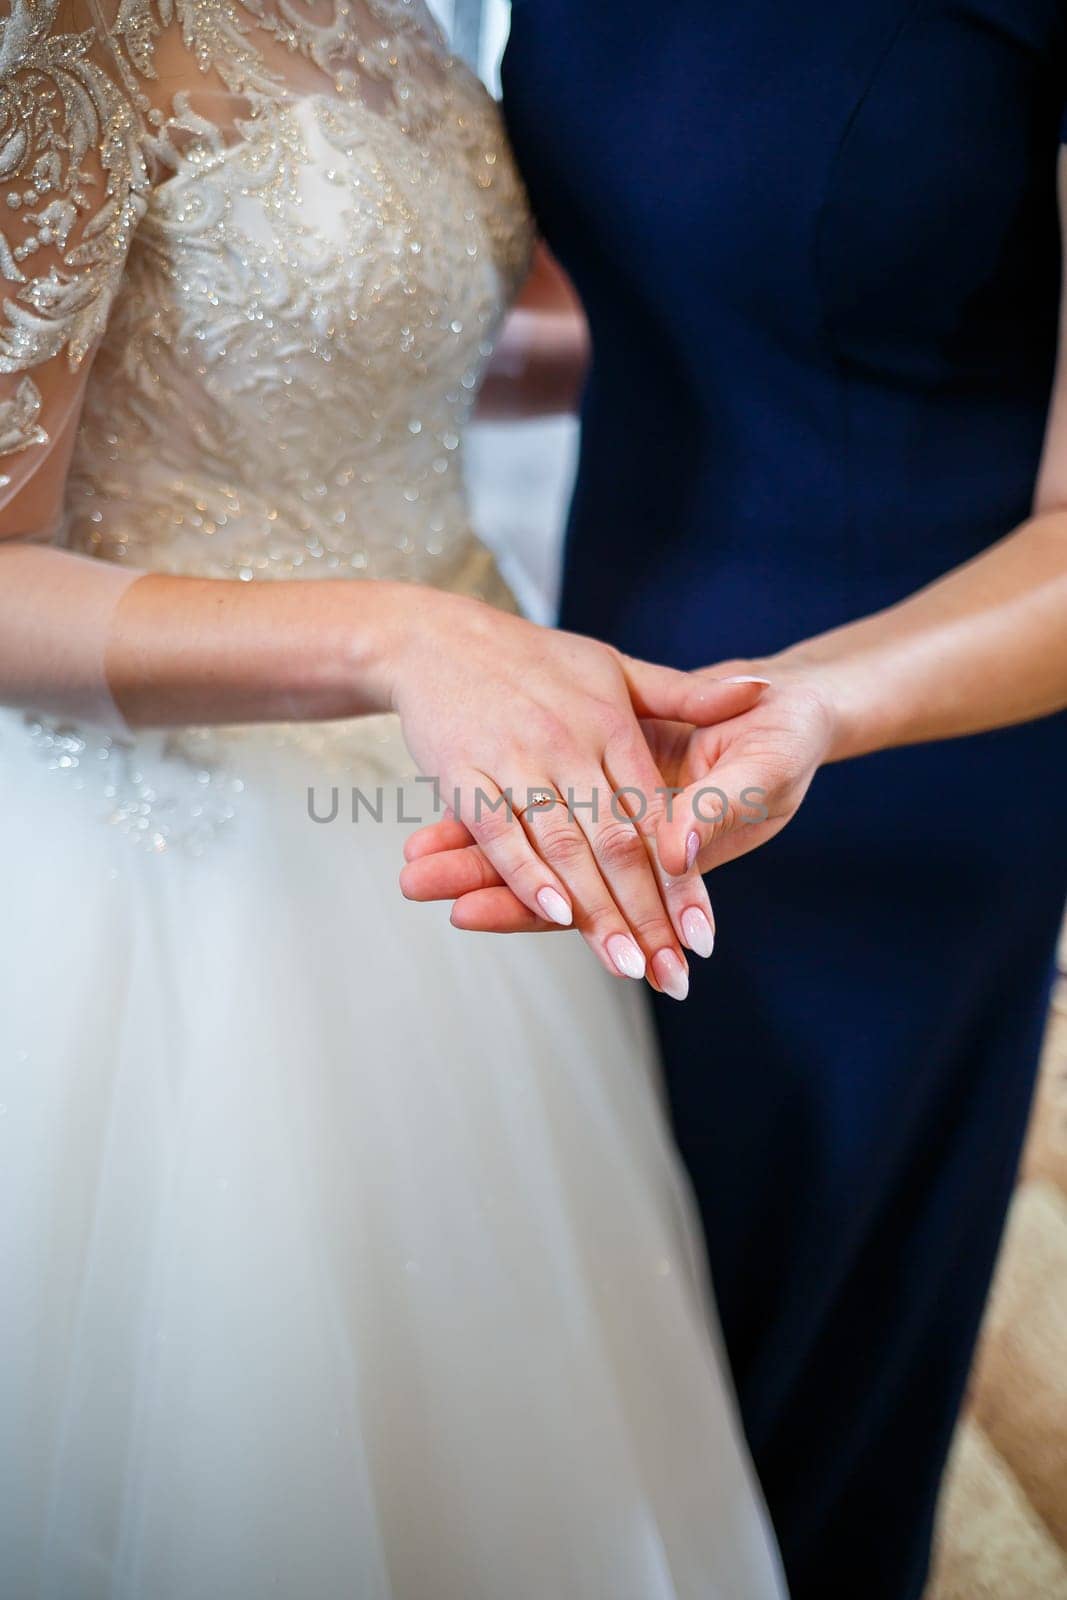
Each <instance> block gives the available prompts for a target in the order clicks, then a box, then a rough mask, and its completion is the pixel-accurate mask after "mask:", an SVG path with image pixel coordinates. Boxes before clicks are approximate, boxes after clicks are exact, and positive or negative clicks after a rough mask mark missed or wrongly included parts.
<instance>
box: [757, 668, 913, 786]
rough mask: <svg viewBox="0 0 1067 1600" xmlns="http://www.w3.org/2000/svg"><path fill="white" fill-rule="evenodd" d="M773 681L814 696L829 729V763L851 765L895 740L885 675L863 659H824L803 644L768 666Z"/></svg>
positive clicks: (825, 758)
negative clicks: (809, 652)
mask: <svg viewBox="0 0 1067 1600" xmlns="http://www.w3.org/2000/svg"><path fill="white" fill-rule="evenodd" d="M763 667H764V671H765V675H766V676H767V677H768V678H770V679H771V681H772V683H780V684H782V685H783V686H785V685H791V686H793V687H794V689H797V690H803V691H805V692H807V693H808V694H810V695H811V696H812V698H813V700H814V701H815V702H816V703H817V704H818V706H819V707H820V709H821V712H822V716H823V718H824V721H825V727H826V753H825V755H824V756H823V761H824V762H834V761H847V760H849V759H851V758H852V757H853V756H860V755H867V754H869V753H870V752H871V751H872V750H877V749H880V748H881V747H882V746H883V745H886V744H890V743H893V742H894V739H893V736H892V732H891V730H890V729H889V727H888V725H887V717H886V705H885V683H884V675H883V674H880V673H879V671H878V668H877V665H876V664H875V663H874V662H872V661H868V660H865V659H864V658H863V657H861V656H853V657H840V658H837V659H833V658H824V659H821V660H820V659H819V658H818V656H817V654H816V653H814V652H813V653H812V654H808V653H806V651H805V648H804V646H803V645H800V646H797V647H796V648H795V649H791V650H787V651H783V652H782V654H781V655H780V656H777V657H772V658H771V659H770V660H768V661H766V662H764V663H763Z"/></svg>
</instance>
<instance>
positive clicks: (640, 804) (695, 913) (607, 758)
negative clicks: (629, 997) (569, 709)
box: [604, 723, 715, 987]
mask: <svg viewBox="0 0 1067 1600" xmlns="http://www.w3.org/2000/svg"><path fill="white" fill-rule="evenodd" d="M659 726H660V727H663V726H665V724H662V723H661V724H659ZM671 726H674V727H678V728H682V729H683V731H685V733H686V737H687V738H688V730H685V729H684V725H683V724H680V723H679V724H673V725H671ZM604 770H605V772H606V773H607V776H608V778H609V780H610V782H611V784H612V787H613V789H614V791H615V794H616V796H617V797H618V799H619V800H620V802H621V803H623V804H625V805H627V806H628V807H629V808H630V814H631V816H632V818H633V820H634V825H635V826H636V828H637V830H638V832H639V833H640V834H641V836H642V838H643V840H644V843H645V848H646V850H647V852H648V857H649V863H650V865H651V869H652V872H653V874H654V876H655V879H656V884H657V887H658V889H659V893H660V896H661V898H662V900H663V905H664V909H665V911H666V913H667V917H668V919H669V921H670V924H671V927H672V928H673V929H674V933H675V935H676V937H677V940H678V943H679V945H680V946H682V947H684V948H686V949H689V950H691V951H692V952H693V954H694V955H698V956H701V957H704V958H706V957H708V956H710V955H711V952H712V949H713V948H714V945H715V918H714V915H713V913H712V909H711V900H710V898H709V896H708V891H707V888H706V887H705V884H704V880H703V878H701V876H700V874H699V873H698V872H689V873H685V874H683V875H682V876H680V877H672V876H671V874H670V873H668V872H667V871H666V870H665V868H664V866H663V863H662V862H661V861H660V857H659V845H658V841H657V835H658V832H659V829H660V826H661V824H662V822H663V821H664V819H665V817H666V816H668V815H670V814H671V812H672V810H673V805H674V796H673V793H672V791H671V790H669V789H668V788H667V786H666V785H665V784H664V781H663V777H662V774H661V773H660V771H659V768H658V767H657V766H656V763H655V762H654V760H653V759H652V755H651V752H650V751H649V748H648V745H647V743H646V741H645V738H644V735H643V733H642V732H641V731H640V728H639V727H635V729H634V731H633V733H632V734H626V735H624V736H623V737H622V738H621V739H619V740H617V741H616V742H615V743H614V744H612V745H609V747H608V749H607V750H606V751H605V753H604ZM624 774H625V775H626V776H625V781H624V777H623V775H624ZM664 950H665V951H669V950H673V954H674V955H675V956H676V957H678V959H679V960H681V961H683V962H684V957H683V956H682V952H681V949H678V948H676V947H673V946H672V945H668V946H664ZM652 968H653V971H654V972H656V973H657V976H659V972H658V969H659V968H662V969H663V974H662V975H663V977H664V979H666V980H667V981H668V982H669V981H670V978H671V976H672V973H674V972H675V970H676V969H675V968H674V967H673V966H672V963H671V961H670V960H669V959H667V958H666V957H665V956H664V954H663V953H657V955H656V956H654V957H653V961H652ZM661 987H663V985H662V984H661Z"/></svg>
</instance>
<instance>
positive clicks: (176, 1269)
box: [0, 0, 782, 1600]
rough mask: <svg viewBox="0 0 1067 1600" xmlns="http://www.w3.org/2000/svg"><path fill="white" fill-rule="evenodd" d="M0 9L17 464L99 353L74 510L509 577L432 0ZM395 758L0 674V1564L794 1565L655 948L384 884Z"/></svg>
mask: <svg viewBox="0 0 1067 1600" xmlns="http://www.w3.org/2000/svg"><path fill="white" fill-rule="evenodd" d="M3 28H4V33H3V39H2V42H0V72H2V93H3V101H2V105H0V117H2V123H3V126H2V128H0V185H2V187H0V225H2V228H3V234H4V238H5V241H6V242H5V243H4V244H3V246H2V248H0V269H2V272H3V276H4V279H5V302H4V320H3V326H2V330H0V370H2V372H3V374H4V377H3V384H4V388H3V391H2V395H3V401H4V403H3V405H2V406H0V444H2V447H3V451H4V456H5V458H4V462H3V463H2V464H0V465H3V467H4V469H5V471H6V473H7V476H6V477H5V478H4V483H5V484H6V483H8V482H15V481H16V480H18V479H19V476H20V475H21V477H22V479H23V480H25V479H26V478H27V476H28V475H29V474H30V473H32V472H33V471H34V470H36V469H37V468H38V467H39V466H40V464H41V463H43V462H44V461H46V460H49V459H50V452H51V451H53V449H54V448H55V447H56V445H57V441H61V440H62V438H63V437H64V435H65V433H66V432H67V430H68V429H69V428H70V427H71V426H72V425H73V417H74V412H75V408H76V406H77V405H78V404H79V403H80V402H81V400H82V397H83V393H84V411H83V413H82V417H81V422H80V427H79V431H78V434H77V440H76V444H75V447H74V453H73V460H72V463H71V466H70V472H69V478H68V481H67V489H66V502H65V503H66V510H65V513H64V516H63V521H62V526H61V528H60V530H59V533H58V535H57V542H58V543H59V544H61V545H63V546H66V547H68V548H70V549H72V550H75V551H80V552H83V553H85V554H88V555H92V556H95V557H97V558H99V559H101V560H105V561H108V562H111V563H119V564H125V565H128V566H130V567H132V568H147V569H154V570H162V571H166V572H171V573H199V574H205V575H213V576H224V577H230V578H233V577H240V578H243V579H245V580H248V581H260V580H264V581H266V580H269V579H271V578H274V577H281V576H286V577H291V576H299V577H303V578H307V579H308V580H313V579H315V578H318V577H338V576H346V577H350V578H351V579H352V580H353V581H357V580H359V579H363V578H376V577H388V578H403V579H411V580H415V581H418V582H423V583H430V584H438V585H445V586H448V587H450V588H454V589H458V590H463V591H467V592H471V593H478V594H481V595H483V596H485V597H487V598H490V599H495V600H497V601H498V602H499V603H501V604H508V603H509V602H508V596H507V593H506V591H505V590H504V588H503V586H502V584H501V583H500V580H499V579H498V578H497V577H496V575H495V573H494V569H493V565H492V562H491V560H490V558H489V556H488V555H487V554H486V552H485V550H484V549H483V548H482V547H481V546H480V545H479V544H478V543H477V541H476V540H475V538H474V536H473V534H472V532H471V530H470V527H469V523H468V520H467V514H466V508H465V501H464V492H463V484H462V467H461V450H460V441H461V436H462V431H463V425H464V422H465V419H466V417H467V415H468V413H469V411H470V408H471V405H472V402H473V399H474V397H475V394H476V390H477V385H478V381H479V376H480V373H481V370H482V368H483V366H484V363H485V360H486V358H487V356H488V354H489V351H490V346H491V340H492V337H493V333H494V329H495V327H496V324H497V322H498V319H499V317H500V315H501V314H502V311H503V308H504V306H505V304H506V301H507V298H508V296H509V294H510V293H511V292H512V291H513V289H514V287H515V285H516V283H517V281H518V279H519V277H520V276H521V273H522V271H523V268H524V264H525V261H526V258H527V253H528V248H529V224H528V220H527V216H526V212H525V208H524V201H523V196H522V192H521V188H520V185H519V183H518V180H517V178H516V176H515V174H514V171H513V168H512V165H511V160H510V156H509V153H508V150H507V147H506V144H505V141H504V138H503V136H502V132H501V128H500V125H499V122H498V118H497V115H496V111H495V108H494V107H493V105H492V103H491V102H490V100H489V99H488V98H487V97H486V95H485V94H484V92H483V91H482V90H481V88H480V87H479V86H478V85H477V84H476V83H475V81H474V80H473V79H472V78H471V76H470V75H469V74H468V73H467V72H466V71H465V70H464V69H463V68H462V67H461V66H460V65H458V64H457V63H454V62H453V61H451V60H450V59H449V57H448V56H447V54H446V52H445V49H444V46H443V45H442V44H441V41H440V40H439V39H438V38H437V37H436V36H435V35H434V34H433V32H432V30H431V28H430V26H429V24H428V22H427V19H426V17H425V14H424V13H421V12H420V10H419V9H418V7H417V6H416V4H415V3H412V0H337V3H336V5H334V4H333V3H332V0H331V4H330V5H329V6H327V5H326V4H325V3H322V0H317V3H314V4H310V5H308V4H304V3H300V0H292V3H291V0H270V3H268V4H265V5H261V4H259V3H258V0H121V4H119V5H117V7H115V6H114V5H113V6H112V8H111V9H110V10H109V11H108V12H107V14H105V13H104V12H103V11H102V10H101V8H100V6H99V5H98V4H97V3H96V0H65V3H64V5H62V6H60V5H58V4H57V3H56V0H13V6H12V9H11V11H10V12H9V14H8V17H7V20H6V22H5V23H4V24H3ZM90 368H91V370H90ZM56 460H58V456H57V457H56ZM53 465H54V463H53ZM57 470H58V469H57ZM410 774H411V768H410V762H409V760H408V758H407V756H406V755H405V752H404V749H403V745H402V743H401V741H400V739H399V736H398V732H397V729H396V726H395V725H394V723H393V722H392V720H391V719H386V718H378V719H369V720H367V721H364V722H359V723H353V724H345V725H333V726H330V727H318V728H311V727H306V728H299V727H295V726H285V727H272V728H260V729H228V730H218V731H213V732H206V731H197V730H188V731H184V730H183V731H182V732H181V733H180V734H168V735H164V734H153V735H142V736H140V737H139V738H137V739H136V741H135V742H134V743H133V744H131V745H123V744H122V742H121V741H119V740H114V739H111V738H109V737H108V736H107V735H106V734H104V733H101V732H99V731H94V730H93V728H92V727H90V726H89V725H81V726H77V725H74V726H72V725H69V724H64V723H60V722H57V721H56V720H55V719H51V720H49V719H46V718H35V717H33V716H26V715H24V714H23V713H21V712H17V711H14V710H6V711H2V712H0V884H2V885H3V904H4V918H3V932H2V934H0V958H2V959H0V974H2V976H0V1285H2V1298H3V1304H2V1312H0V1600H261V1597H264V1596H268V1595H272V1596H279V1597H282V1600H772V1597H775V1596H778V1595H780V1594H781V1593H782V1588H781V1580H780V1576H779V1567H778V1562H777V1557H776V1554H775V1552H774V1547H773V1541H772V1539H771V1536H770V1534H769V1532H768V1529H767V1525H766V1518H765V1514H764V1511H763V1508H762V1504H761V1501H760V1498H759V1493H758V1489H757V1488H756V1486H755V1484H754V1482H753V1479H752V1474H751V1470H750V1466H749V1463H748V1459H747V1456H746V1453H745V1450H744V1446H743V1444H742V1442H741V1438H740V1434H739V1429H738V1424H737V1420H736V1417H735V1410H734V1404H733V1400H732V1397H731V1393H730V1389H729V1384H728V1380H727V1379H726V1378H725V1377H724V1372H723V1367H722V1364H721V1360H720V1356H719V1353H718V1346H717V1336H716V1332H715V1325H714V1317H713V1312H712V1310H711V1307H710V1302H709V1300H708V1297H707V1295H706V1292H705V1288H704V1285H703V1282H702V1278H701V1262H700V1242H699V1238H698V1235H697V1231H696V1229H695V1226H694V1222H693V1216H692V1212H691V1208H690V1204H689V1200H688V1196H687V1192H686V1189H685V1186H684V1183H683V1181H682V1180H681V1178H680V1175H679V1170H678V1165H677V1162H676V1158H675V1155H674V1151H673V1149H672V1145H671V1142H670V1138H669V1135H668V1132H667V1129H666V1126H665V1122H664V1118H663V1114H662V1111H661V1105H660V1099H659V1092H658V1088H657V1083H656V1076H655V1068H654V1054H653V1046H652V1041H651V1038H650V1033H649V1028H648V1025H647V1022H646V1018H645V1014H644V1011H643V1008H642V1005H641V1003H640V1002H641V996H640V993H639V991H638V989H637V986H636V985H629V986H625V985H623V984H621V983H619V984H616V983H613V982H612V981H611V979H610V978H609V977H607V976H606V975H605V974H604V973H603V972H601V971H600V969H599V967H597V966H596V964H595V963H594V962H593V960H592V959H591V958H590V957H589V956H588V955H587V952H585V950H584V949H583V947H582V946H581V945H580V943H579V941H578V940H577V938H576V937H573V936H572V937H565V936H559V937H555V938H540V939H525V940H524V939H515V940H506V939H477V938H471V937H469V936H463V935H460V934H457V933H455V932H454V931H453V930H452V929H451V928H450V926H449V923H448V917H447V911H446V910H445V909H443V908H441V907H432V908H427V907H415V906H409V905H407V904H405V903H404V902H403V901H402V899H401V897H400V895H399V892H398V889H397V882H396V880H397V874H398V869H399V867H400V865H401V847H402V840H403V837H404V835H405V833H406V832H408V831H409V826H410V825H409V823H408V822H406V821H403V820H398V819H397V808H396V804H395V799H394V788H393V786H394V785H396V784H397V783H398V782H400V781H401V780H403V779H406V778H408V777H410ZM379 785H380V786H382V788H383V793H384V797H385V799H384V815H383V819H382V821H381V822H375V821H373V820H372V818H371V817H370V815H369V813H368V811H367V809H366V807H363V808H362V809H361V811H360V818H359V820H358V821H353V820H352V808H351V795H352V790H353V788H360V789H362V790H363V791H364V794H365V795H366V796H367V797H368V798H369V799H370V800H371V801H372V802H373V800H374V792H375V790H376V789H377V787H378V786H379ZM309 789H310V790H311V791H313V804H312V805H310V806H309ZM335 789H336V792H337V806H338V816H337V818H336V820H334V821H332V822H330V821H323V820H320V821H315V820H312V816H311V812H314V814H315V815H316V816H318V817H320V818H323V817H329V815H330V813H331V810H332V808H333V798H334V790H335ZM429 802H430V796H429V792H428V791H427V790H426V789H424V788H419V787H414V786H410V785H409V787H408V799H407V808H408V809H407V813H406V815H408V816H412V815H415V814H416V813H417V812H421V813H422V814H423V815H428V814H429V811H428V807H429ZM758 1159H759V1153H758V1152H757V1151H753V1160H758Z"/></svg>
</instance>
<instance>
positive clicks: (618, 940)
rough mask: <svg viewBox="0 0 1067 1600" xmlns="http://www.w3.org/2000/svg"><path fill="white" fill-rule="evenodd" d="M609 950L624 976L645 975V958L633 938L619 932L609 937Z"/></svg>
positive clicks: (638, 976) (617, 969)
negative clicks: (611, 937)
mask: <svg viewBox="0 0 1067 1600" xmlns="http://www.w3.org/2000/svg"><path fill="white" fill-rule="evenodd" d="M607 952H608V955H609V956H610V957H611V959H612V961H613V963H614V965H615V968H616V971H618V972H621V973H622V975H623V977H624V978H643V977H644V975H645V958H644V956H643V955H642V954H641V952H640V950H639V949H638V948H637V946H636V945H635V944H634V942H633V940H632V939H627V938H626V936H625V934H621V933H617V934H616V935H615V937H614V938H613V939H609V940H608V943H607Z"/></svg>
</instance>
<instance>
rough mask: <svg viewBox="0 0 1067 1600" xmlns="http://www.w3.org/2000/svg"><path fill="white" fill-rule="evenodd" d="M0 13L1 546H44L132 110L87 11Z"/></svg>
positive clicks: (106, 273) (110, 275) (102, 279)
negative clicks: (40, 542) (21, 542)
mask: <svg viewBox="0 0 1067 1600" xmlns="http://www.w3.org/2000/svg"><path fill="white" fill-rule="evenodd" d="M9 7H10V8H9V9H8V11H7V14H6V15H5V16H3V18H2V20H0V28H2V38H0V278H2V280H3V303H2V308H0V537H20V536H21V537H24V538H46V537H48V536H49V535H50V534H51V532H52V530H53V528H54V526H55V523H56V521H57V520H58V516H59V513H60V509H61V501H62V483H63V478H64V471H65V465H66V460H65V458H66V456H68V455H69V451H70V446H71V443H72V440H73V434H74V429H75V426H76V422H77V413H78V410H79V407H80V404H81V397H82V392H83V388H84V382H85V377H86V373H87V369H88V366H89V363H90V359H91V355H92V352H93V349H94V347H95V345H96V343H97V341H98V339H99V337H100V334H101V332H102V331H103V328H104V326H105V324H106V321H107V317H108V312H109V309H110V306H111V302H112V300H113V298H114V295H115V290H116V288H117V286H118V284H119V282H120V280H121V277H122V272H123V266H124V262H125V259H126V253H127V250H128V247H129V241H130V237H131V235H132V233H133V230H134V228H135V227H136V225H137V222H138V221H139V219H140V217H141V215H142V213H143V211H144V207H145V195H146V192H147V189H148V175H147V171H146V167H145V161H144V156H143V153H142V142H141V129H140V120H139V115H138V111H137V109H136V107H135V106H134V104H133V103H132V100H131V96H130V94H129V92H128V89H127V87H126V85H125V84H124V82H123V78H122V74H121V72H120V70H119V67H118V64H117V60H116V57H115V56H114V55H113V54H112V51H111V48H110V46H109V44H108V40H107V36H106V33H105V31H104V28H103V26H102V20H101V17H100V15H99V12H98V10H97V8H96V4H95V0H9ZM46 462H48V463H50V464H51V465H50V470H49V471H48V472H47V473H42V472H41V468H42V467H43V466H44V465H45V463H46Z"/></svg>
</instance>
